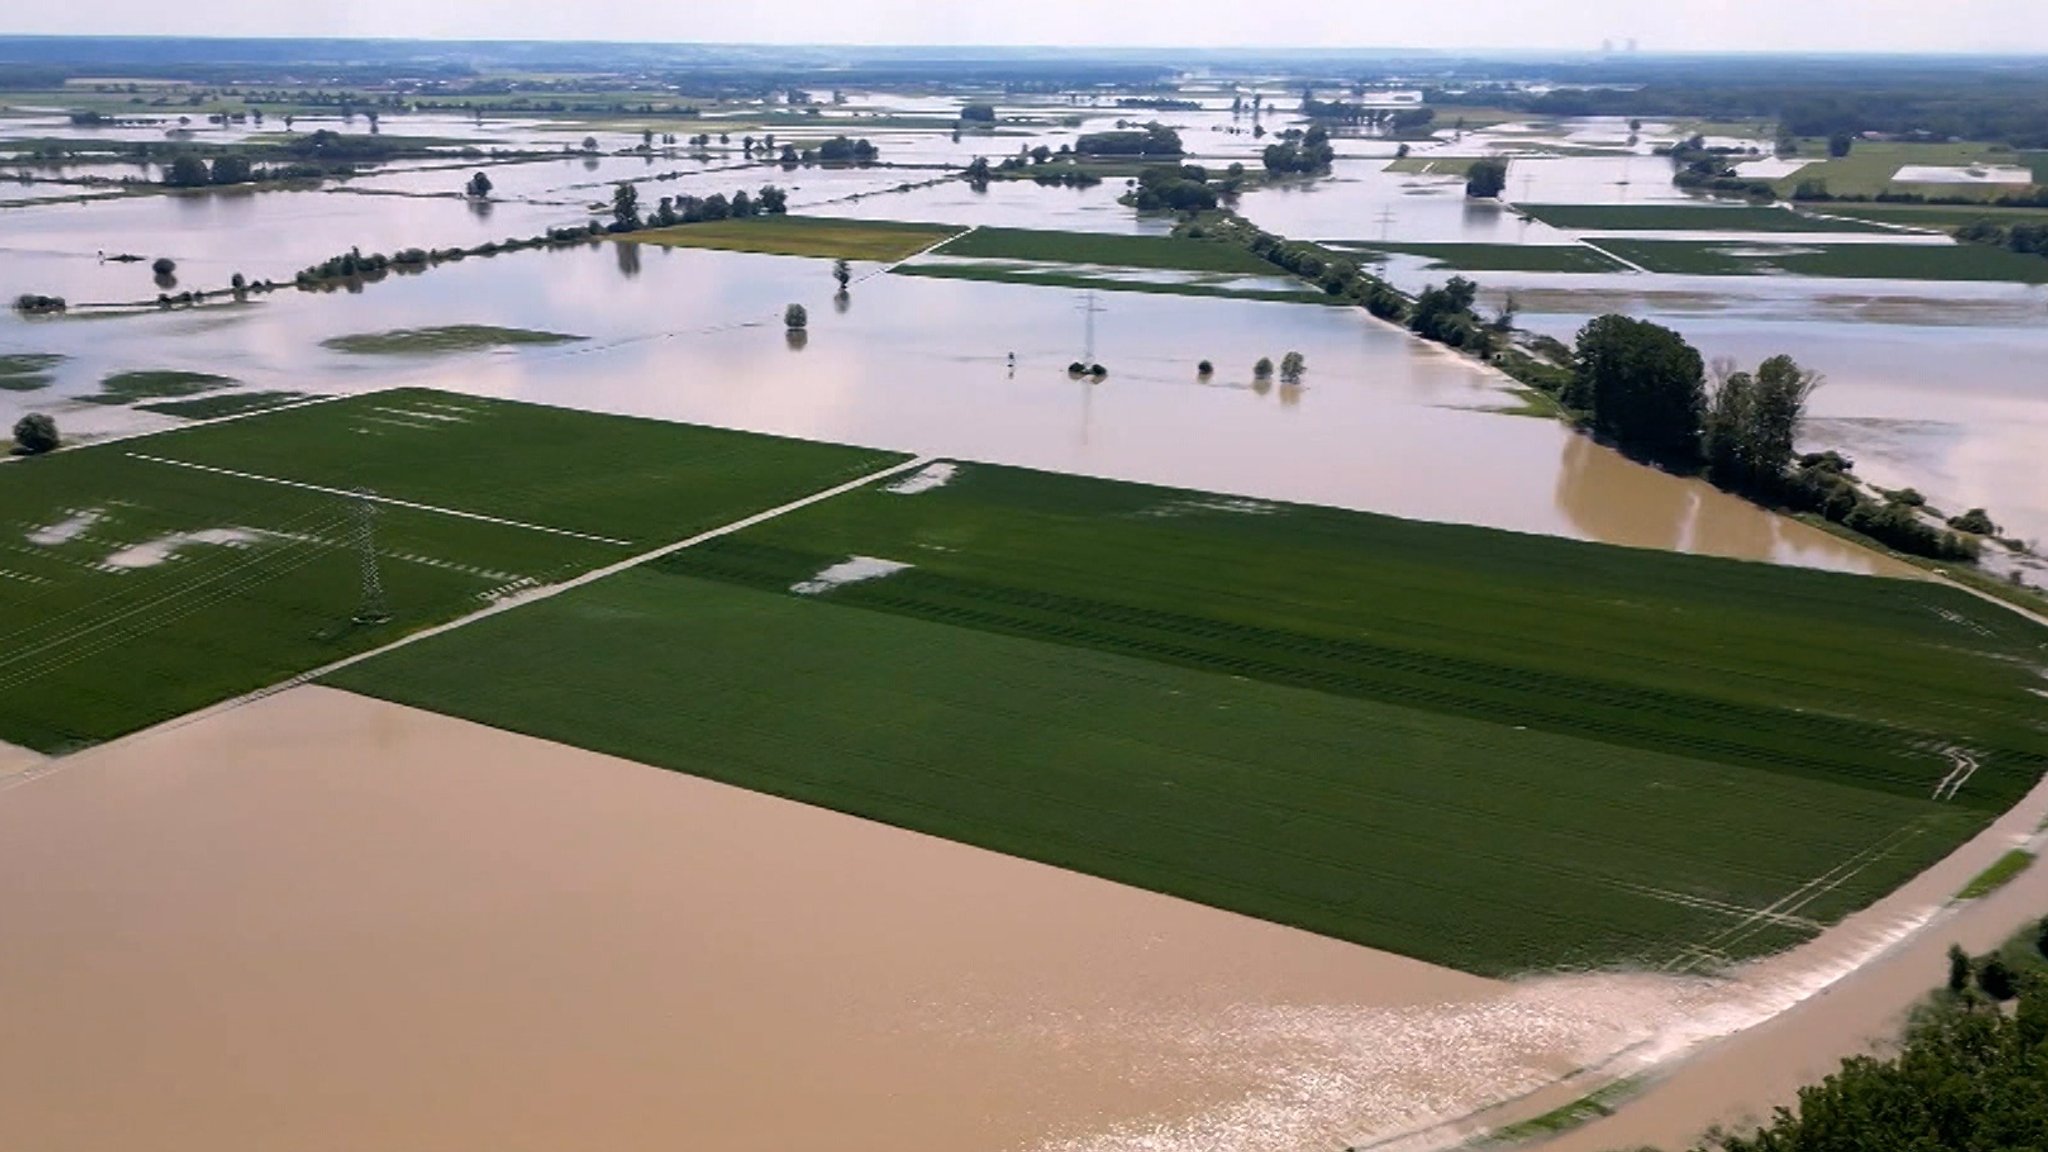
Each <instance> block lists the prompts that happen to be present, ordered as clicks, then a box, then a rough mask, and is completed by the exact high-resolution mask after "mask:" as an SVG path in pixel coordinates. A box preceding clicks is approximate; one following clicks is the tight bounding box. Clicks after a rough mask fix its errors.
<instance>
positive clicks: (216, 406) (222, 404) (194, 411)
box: [135, 392, 311, 420]
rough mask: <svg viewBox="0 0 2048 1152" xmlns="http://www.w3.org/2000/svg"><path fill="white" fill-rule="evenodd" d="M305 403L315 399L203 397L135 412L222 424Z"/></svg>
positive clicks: (299, 395) (295, 394)
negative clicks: (225, 418)
mask: <svg viewBox="0 0 2048 1152" xmlns="http://www.w3.org/2000/svg"><path fill="white" fill-rule="evenodd" d="M301 400H311V396H309V394H305V392H223V394H215V396H199V398H195V400H166V402H164V404H137V406H135V408H139V410H143V412H158V414H162V416H180V418H184V420H219V418H221V416H248V414H250V412H264V410H270V408H283V406H285V404H297V402H301Z"/></svg>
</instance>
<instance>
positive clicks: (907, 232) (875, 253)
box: [613, 216, 961, 262]
mask: <svg viewBox="0 0 2048 1152" xmlns="http://www.w3.org/2000/svg"><path fill="white" fill-rule="evenodd" d="M960 230H961V229H960V226H959V225H957V224H919V223H909V222H905V221H901V220H846V219H838V218H835V217H829V216H751V217H748V218H746V219H744V220H706V221H703V222H701V223H697V224H678V225H676V226H675V227H673V228H650V229H643V230H642V231H639V232H632V233H627V234H625V235H622V236H615V237H613V239H615V240H618V241H620V242H622V243H631V244H662V245H667V246H669V247H675V248H717V249H722V250H724V251H728V252H754V253H760V254H763V255H770V256H812V257H820V258H828V259H829V258H838V259H843V260H874V261H881V262H890V261H896V260H902V259H905V258H907V257H910V256H915V255H916V254H917V253H919V252H922V251H924V250H925V249H926V248H929V247H931V246H932V245H933V244H936V243H938V242H939V241H940V240H943V239H945V238H946V237H948V236H951V235H953V234H954V233H956V232H959V231H960Z"/></svg>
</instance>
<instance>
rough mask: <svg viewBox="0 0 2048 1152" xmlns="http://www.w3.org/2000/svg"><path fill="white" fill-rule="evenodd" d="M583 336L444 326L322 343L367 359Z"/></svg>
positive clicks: (485, 326) (566, 340)
mask: <svg viewBox="0 0 2048 1152" xmlns="http://www.w3.org/2000/svg"><path fill="white" fill-rule="evenodd" d="M584 339H588V337H584V336H569V335H565V334H563V333H560V332H538V331H535V330H533V329H531V328H499V327H497V326H495V325H491V324H444V325H441V326H438V327H433V328H394V329H392V330H390V331H388V332H358V333H354V334H352V335H348V336H336V337H333V338H332V339H328V340H322V341H321V342H320V346H321V347H322V348H331V349H333V350H334V351H336V352H350V353H355V354H357V355H367V356H435V355H440V354H443V353H448V352H470V351H475V350H478V349H483V348H514V347H520V346H523V345H529V344H540V345H547V344H573V343H575V342H576V341H578V340H584Z"/></svg>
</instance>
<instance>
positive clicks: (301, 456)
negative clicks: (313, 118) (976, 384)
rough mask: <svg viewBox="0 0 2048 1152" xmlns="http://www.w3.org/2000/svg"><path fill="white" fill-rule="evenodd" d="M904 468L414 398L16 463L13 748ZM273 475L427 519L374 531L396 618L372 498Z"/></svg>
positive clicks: (59, 744)
mask: <svg viewBox="0 0 2048 1152" xmlns="http://www.w3.org/2000/svg"><path fill="white" fill-rule="evenodd" d="M429 414H431V415H429ZM893 459H895V457H892V456H886V455H884V454H880V453H872V452H867V451H863V450H859V449H850V448H837V447H831V446H826V445H816V444H805V443H801V442H797V441H787V440H777V439H772V438H768V437H756V436H748V435H744V434H739V433H728V432H718V431H712V430H707V429H700V428H691V427H686V426H682V425H669V424H656V423H653V422H649V421H638V420H628V419H624V418H620V417H609V416H596V415H590V414H584V413H575V412H568V411H561V410H555V409H547V408H538V407H533V406H529V405H520V404H510V403H505V402H500V401H485V400H477V399H473V398H469V397H462V396H455V395H450V394H446V393H437V392H429V391H425V390H407V391H402V392H387V393H378V394H373V395H368V396H362V397H356V398H352V399H348V400H341V401H334V402H328V403H323V404H315V405H308V406H306V407H302V408H296V409H291V410H287V411H280V412H272V413H265V414H261V415H256V416H251V417H249V418H248V419H246V420H241V421H236V422H233V423H228V424H216V425H207V426H202V427H196V428H189V429H184V430H180V431H175V432H167V433H160V434H158V435H154V436H148V437H142V438H139V439H131V440H124V441H121V442H118V443H112V444H105V445H99V446H94V447H88V448H82V449H76V450H72V451H65V452H58V453H55V454H53V455H50V456H47V457H43V458H39V459H35V460H29V461H25V462H22V463H18V464H13V465H10V466H8V467H6V468H4V469H0V588H4V590H5V592H6V595H4V596H0V637H4V640H0V739H4V740H7V741H9V742H12V743H16V744H23V745H26V746H29V747H32V748H36V749H39V750H42V751H46V752H55V751H62V750H66V749H70V748H75V747H78V746H81V745H85V744H90V743H94V742H97V741H101V740H105V739H109V738H111V737H114V736H118V735H120V734H122V733H125V732H129V731H132V730H134V729H136V728H139V727H143V726H145V725H148V724H150V723H154V722H156V721H159V720H164V719H168V718H170V717H172V716H176V715H178V714H180V713H183V712H187V711H190V710H192V709H194V708H198V707H202V706H204V705H206V704H209V703H212V702H214V701H217V700H220V699H222V698H224V697H227V696H231V695H233V694H235V693H238V692H244V691H249V690H251V689H255V688H258V687H261V686H263V685H265V684H269V683H274V682H276V681H278V680H281V679H283V678H285V677H288V676H290V675H293V674H295V673H298V672H302V671H306V670H308V669H311V668H314V667H317V666H319V665H320V664H323V663H325V662H327V661H330V660H333V659H336V658H339V657H341V656H344V655H348V654H350V653H352V652H356V651H360V650H362V649H365V648H368V647H373V646H375V645H378V644H382V643H387V642H389V641H390V640H392V639H395V638H397V637H398V636H401V635H404V634H405V633H406V632H409V631H412V630H414V629H417V628H420V627H423V626H426V625H428V624H432V623H435V622H438V621H440V620H445V619H448V618H450V617H453V616H457V615H460V614H462V613H464V612H467V611H471V610H474V609H476V608H480V607H482V606H484V605H485V604H486V603H487V602H488V598H489V597H490V596H492V595H494V594H496V593H498V592H500V591H503V590H506V589H509V588H516V587H527V586H531V585H533V584H545V583H551V582H555V581H559V580H561V579H563V578H566V577H568V576H572V575H575V574H577V573H580V572H583V571H586V570H588V569H590V568H593V567H597V566H599V565H602V564H605V563H609V562H611V561H615V560H618V559H621V558H624V557H625V556H628V555H631V554H632V553H633V552H634V551H636V550H640V549H641V548H643V547H644V546H646V545H648V544H651V543H655V542H660V541H666V540H670V539H676V538H680V537H684V536H688V535H690V534H692V533H694V532H696V531H700V530H702V529H704V528H707V527H711V526H714V525H717V524H722V523H727V522H730V521H732V520H735V519H739V518H741V517H743V516H745V515H746V514H748V513H750V512H754V511H758V510H760V509H764V508H769V507H773V506H775V505H777V504H780V503H784V502H786V501H788V500H790V499H792V498H794V497H797V496H801V495H804V494H807V493H809V492H812V491H816V490H817V489H819V488H824V487H829V486H830V485H831V484H833V483H835V482H839V481H843V480H845V479H848V478H850V477H853V476H857V475H860V474H862V473H864V472H865V471H867V470H870V466H880V465H881V464H884V463H887V462H889V461H891V460H893ZM171 461H192V462H199V463H202V464H206V465H208V466H211V467H218V468H226V469H233V470H235V471H237V472H241V473H246V474H249V475H226V474H222V473H220V472H212V471H202V470H199V469H196V468H192V467H183V466H179V465H178V464H176V463H172V462H171ZM259 477H273V478H278V479H288V480H292V481H296V482H301V483H310V484H320V485H328V486H331V487H333V488H353V487H356V486H358V485H368V486H372V487H374V488H376V489H377V490H378V491H379V492H380V493H381V494H383V495H384V496H386V497H390V498H392V499H394V500H405V501H413V502H417V503H418V504H422V505H431V506H432V507H408V506H405V505H401V504H396V503H384V504H381V505H379V511H378V514H377V515H376V516H375V518H374V522H375V532H376V540H377V546H378V553H379V557H380V566H381V569H382V576H383V581H384V584H385V586H386V588H387V589H388V590H389V599H390V605H391V609H392V612H393V619H392V620H391V621H390V622H389V623H387V624H384V625H381V626H376V627H359V626H355V625H353V624H352V623H351V621H350V618H351V616H352V615H353V614H354V612H355V610H356V608H357V606H358V604H359V597H360V591H361V584H360V575H359V570H358V558H357V555H356V552H355V548H354V544H355V532H356V525H357V522H358V521H357V502H356V501H354V500H350V499H346V498H344V497H342V496H340V495H338V494H336V493H334V492H328V491H314V490H309V489H306V488H300V487H292V486H289V485H286V484H280V483H274V482H270V481H267V480H265V479H262V478H259ZM543 489H545V494H544V496H543V495H541V494H540V493H541V491H542V490H543ZM461 513H469V514H471V515H467V516H465V515H462V514H461ZM480 516H498V517H502V518H503V519H504V520H506V521H513V522H507V523H494V522H490V521H487V520H483V519H479V518H478V517H480ZM550 516H553V517H559V522H555V523H550V522H549V521H547V519H546V518H547V517H550ZM579 529H580V530H583V531H582V534H581V535H572V534H569V533H571V532H575V531H577V530H579Z"/></svg>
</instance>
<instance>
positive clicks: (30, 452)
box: [14, 412, 57, 456]
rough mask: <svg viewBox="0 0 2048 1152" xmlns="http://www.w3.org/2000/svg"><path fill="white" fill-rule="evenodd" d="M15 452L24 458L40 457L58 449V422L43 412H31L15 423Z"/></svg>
mask: <svg viewBox="0 0 2048 1152" xmlns="http://www.w3.org/2000/svg"><path fill="white" fill-rule="evenodd" d="M14 446H15V451H16V452H18V453H20V454H21V455H23V456H40V455H42V454H43V453H45V452H49V451H52V450H54V449H55V448H56V447H57V422H56V421H55V420H52V419H51V418H50V417H48V416H46V415H44V414H43V413H41V412H31V413H29V414H28V415H26V416H23V417H22V418H21V419H19V420H16V421H15V422H14Z"/></svg>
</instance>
